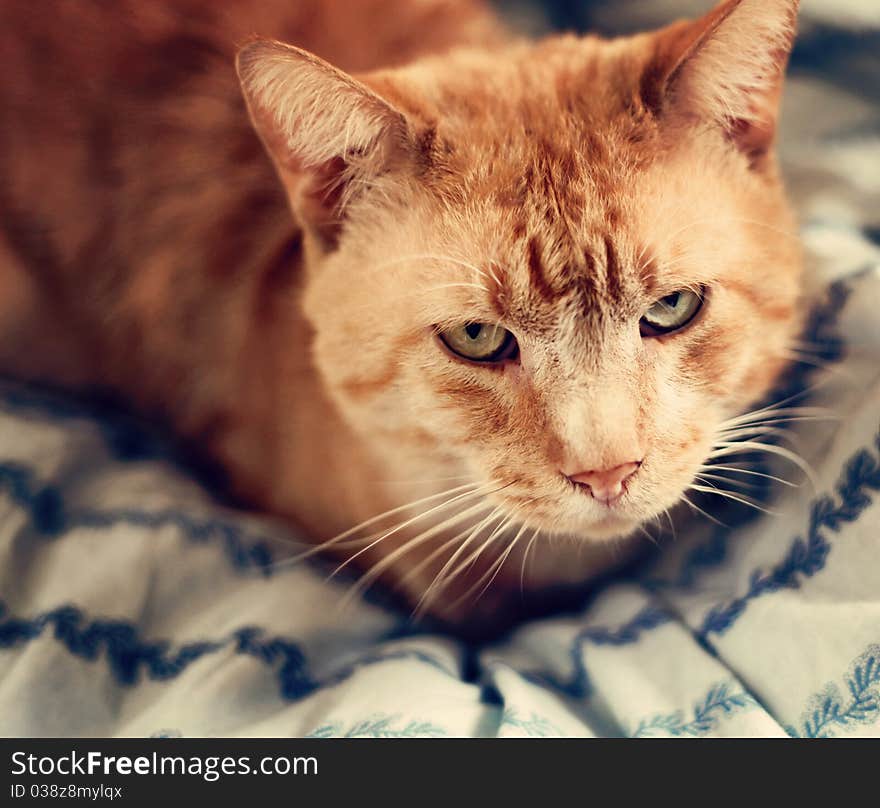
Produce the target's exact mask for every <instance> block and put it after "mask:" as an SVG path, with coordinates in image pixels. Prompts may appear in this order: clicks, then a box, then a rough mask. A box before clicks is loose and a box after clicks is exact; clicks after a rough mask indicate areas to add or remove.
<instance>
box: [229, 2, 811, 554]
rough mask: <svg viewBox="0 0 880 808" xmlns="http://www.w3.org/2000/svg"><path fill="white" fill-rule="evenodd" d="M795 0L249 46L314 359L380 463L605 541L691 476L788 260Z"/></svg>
mask: <svg viewBox="0 0 880 808" xmlns="http://www.w3.org/2000/svg"><path fill="white" fill-rule="evenodd" d="M796 7H797V2H796V0H729V2H726V3H723V4H722V5H720V6H719V7H717V8H716V9H715V10H713V11H711V12H710V13H709V14H707V15H706V16H705V17H703V18H702V19H700V20H697V21H694V22H689V21H685V22H679V23H676V24H674V25H671V26H669V27H668V28H665V29H662V30H660V31H657V32H653V33H648V34H641V35H637V36H633V37H627V38H621V39H614V40H602V39H599V38H595V37H587V38H577V37H574V36H559V37H553V38H549V39H547V40H544V41H542V42H538V43H521V42H514V43H511V44H507V45H503V46H497V47H493V48H492V49H489V50H467V49H466V50H459V51H453V52H450V53H448V54H445V55H442V56H436V57H431V58H427V59H425V60H422V61H419V62H416V63H414V64H412V65H409V66H405V67H402V68H397V69H394V70H388V71H379V72H373V73H369V74H365V75H360V76H358V77H357V78H354V77H352V76H349V75H347V74H345V73H343V72H341V71H340V70H337V69H336V68H334V67H332V66H330V65H328V64H327V63H325V62H323V61H322V60H320V59H319V58H317V57H315V56H313V55H311V54H309V53H306V52H304V51H302V50H299V49H297V48H294V47H290V46H286V45H282V44H279V43H274V42H265V41H258V42H255V43H252V44H250V45H248V46H246V47H245V48H244V49H243V50H242V51H241V53H240V55H239V65H238V67H239V74H240V77H241V81H242V85H243V88H244V92H245V96H246V98H247V101H248V105H249V109H250V111H251V116H252V119H253V121H254V123H255V126H256V128H257V130H258V132H259V133H260V135H261V137H262V139H263V141H264V143H265V144H266V147H267V149H268V151H269V153H270V155H271V156H272V158H273V160H274V162H275V164H276V167H277V169H278V173H279V176H280V178H281V181H282V182H283V184H284V187H285V189H286V191H287V194H288V197H289V200H290V204H291V207H292V209H293V212H294V214H295V216H296V219H297V221H298V222H299V224H300V226H301V227H302V229H303V232H304V234H305V237H306V240H305V244H306V253H307V265H308V266H307V271H308V278H307V282H306V291H305V298H304V307H305V312H306V315H307V317H308V319H309V320H310V322H311V325H312V327H313V328H314V346H313V349H314V356H315V363H316V366H317V368H318V369H319V371H320V373H321V375H322V378H323V381H324V383H325V385H326V388H327V390H328V391H329V393H330V395H331V396H332V399H333V401H334V402H335V404H336V406H337V407H338V409H339V411H340V413H341V414H342V415H343V417H344V418H345V419H346V420H347V422H348V424H349V425H350V426H351V427H352V428H353V429H354V430H355V431H356V432H357V433H358V434H359V435H361V436H362V437H363V438H364V441H365V443H366V444H367V445H369V446H370V447H371V449H372V450H373V451H374V452H375V454H376V455H377V456H378V457H380V458H381V459H382V462H383V463H384V464H385V465H386V466H387V467H389V468H393V470H394V472H395V474H396V476H397V477H398V479H399V478H406V477H407V476H410V477H411V478H413V479H418V478H421V477H424V478H436V477H442V476H444V475H447V474H453V475H455V474H460V475H464V476H465V477H466V478H468V479H470V480H473V481H475V482H477V483H480V484H481V486H482V488H481V489H479V491H480V493H481V494H484V495H486V496H487V501H488V502H489V503H490V504H491V505H495V506H500V511H499V512H500V513H502V514H504V515H508V516H510V517H514V518H515V519H516V520H517V521H519V522H524V523H526V524H528V525H530V526H535V527H540V528H542V529H545V530H548V531H558V532H566V533H572V534H576V535H578V536H582V537H585V538H588V539H589V538H595V539H602V538H608V537H612V536H620V535H625V534H628V533H630V532H632V531H633V530H634V529H635V528H636V527H637V526H638V525H640V524H641V523H642V522H644V521H645V520H647V519H650V518H652V517H655V516H657V515H658V514H660V513H662V512H663V511H664V510H665V509H667V508H669V507H670V506H672V505H674V504H675V503H676V502H678V501H680V500H681V499H682V497H683V495H684V494H685V492H686V491H687V489H688V486H689V485H691V484H692V483H693V481H694V479H695V475H696V474H698V473H699V471H700V469H701V466H702V464H703V463H704V462H705V461H706V460H707V458H708V457H709V456H710V455H711V454H712V453H713V451H718V450H719V447H720V449H721V450H723V449H724V448H725V446H726V445H727V444H728V443H730V442H732V441H734V440H736V439H737V438H739V437H741V436H742V434H743V432H742V430H741V429H740V428H739V427H738V426H737V424H738V423H740V422H737V421H736V420H731V419H732V418H733V416H735V415H736V414H737V413H739V412H742V411H743V409H744V408H745V407H747V406H748V404H749V403H750V402H753V401H756V400H757V399H759V398H760V397H761V396H762V395H763V394H765V393H766V391H767V390H768V388H769V386H770V385H771V383H772V382H773V380H774V378H775V377H776V375H777V374H778V372H779V370H780V368H781V367H782V366H783V364H784V361H785V360H784V356H785V353H786V348H787V345H788V343H789V340H790V339H791V338H792V336H793V335H794V334H795V332H796V331H797V328H798V316H797V309H798V306H797V304H798V294H799V276H800V273H801V257H800V250H799V246H798V241H797V239H796V237H795V224H794V221H793V217H792V214H791V212H790V209H789V207H788V205H787V203H786V200H785V196H784V193H783V188H782V185H781V181H780V178H779V175H778V169H777V165H776V161H775V158H774V155H773V143H774V133H775V129H776V119H777V110H778V101H779V96H780V91H781V83H782V76H783V72H784V67H785V63H786V59H787V55H788V52H789V50H790V46H791V42H792V39H793V36H794V26H795V17H796Z"/></svg>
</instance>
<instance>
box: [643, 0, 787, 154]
mask: <svg viewBox="0 0 880 808" xmlns="http://www.w3.org/2000/svg"><path fill="white" fill-rule="evenodd" d="M797 8H798V0H727V2H725V3H722V4H721V5H720V6H718V7H716V8H715V9H714V10H713V11H711V12H709V13H708V14H707V15H706V16H704V17H703V18H701V19H699V20H696V21H695V22H692V23H689V24H687V25H685V26H674V27H672V28H670V29H667V32H666V34H665V39H664V38H663V35H661V43H660V46H659V48H658V53H659V54H660V58H661V59H665V60H666V67H667V69H666V70H664V71H663V74H664V75H663V78H664V81H663V87H662V92H661V95H662V98H660V99H658V100H659V101H660V105H661V110H662V114H663V115H664V116H668V117H672V118H677V119H679V120H681V119H686V120H691V121H693V120H695V119H696V120H702V121H708V122H714V123H717V124H718V125H720V126H721V127H722V128H723V130H724V132H725V134H726V135H727V137H728V138H729V139H730V140H731V142H732V143H733V144H734V145H735V146H736V147H737V148H738V149H740V151H742V152H743V153H744V154H746V155H747V156H748V157H749V159H750V161H751V162H752V164H753V165H755V166H758V165H760V164H761V161H762V159H763V157H764V156H765V155H766V154H767V153H768V152H769V150H770V148H771V147H772V145H773V141H774V138H775V134H776V122H777V118H778V112H779V99H780V95H781V92H782V82H783V77H784V73H785V66H786V63H787V61H788V55H789V52H790V51H791V46H792V42H793V40H794V35H795V26H796V19H797ZM664 51H665V53H664ZM655 71H656V65H655ZM655 75H656V72H655Z"/></svg>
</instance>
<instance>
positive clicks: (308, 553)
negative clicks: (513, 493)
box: [270, 483, 483, 570]
mask: <svg viewBox="0 0 880 808" xmlns="http://www.w3.org/2000/svg"><path fill="white" fill-rule="evenodd" d="M481 487H483V486H482V485H481V484H480V483H466V484H464V485H459V486H456V487H455V488H450V489H448V490H446V491H441V492H439V493H437V494H431V495H430V496H427V497H422V498H421V499H417V500H414V501H412V502H408V503H406V504H405V505H399V506H397V507H396V508H391V509H390V510H387V511H385V512H384V513H380V514H377V515H376V516H372V517H370V518H369V519H366V520H365V521H363V522H361V523H360V524H357V525H355V526H354V527H351V528H349V529H348V530H345V531H343V532H342V533H339V534H338V535H336V536H334V537H333V538H330V539H327V540H326V541H323V542H321V543H320V544H317V545H316V546H314V547H311V548H310V549H308V550H305V551H303V552H302V553H297V554H296V555H294V556H291V557H290V558H285V559H282V560H281V561H278V562H276V563H275V564H273V565H272V566H271V567H270V569H272V570H278V569H281V568H283V567H286V566H290V565H293V564H298V563H299V562H300V561H304V560H305V559H307V558H311V557H312V556H314V555H317V554H318V553H321V552H324V551H325V550H326V549H327V548H328V547H332V546H335V545H336V544H338V543H339V542H340V541H342V540H343V539H347V538H349V537H350V536H353V535H355V534H356V533H358V532H359V531H361V530H363V529H364V528H365V527H369V526H370V525H374V524H376V523H378V522H381V521H382V520H383V519H387V518H388V517H390V516H396V515H397V514H399V513H403V512H405V511H407V510H410V509H412V508H417V507H418V506H419V505H424V504H427V503H428V502H433V501H435V500H438V499H440V498H442V497H446V496H449V495H450V494H457V493H459V492H461V491H466V490H468V489H470V490H471V491H472V492H473V493H474V494H476V493H477V491H478V489H480V488H481Z"/></svg>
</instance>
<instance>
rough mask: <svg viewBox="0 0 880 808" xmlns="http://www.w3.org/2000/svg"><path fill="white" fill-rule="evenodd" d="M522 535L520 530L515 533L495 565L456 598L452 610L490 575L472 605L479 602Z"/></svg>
mask: <svg viewBox="0 0 880 808" xmlns="http://www.w3.org/2000/svg"><path fill="white" fill-rule="evenodd" d="M522 534H523V531H522V530H520V532H519V533H517V534H516V536H514V538H513V539H512V540H511V542H510V544H509V545H508V547H507V549H506V550H505V551H504V553H502V555H500V556H499V557H498V560H497V561H495V563H494V564H493V565H492V566H491V567H489V569H488V570H487V571H486V573H485V574H484V575H483V576H482V577H481V578H480V579H479V580H478V581H477V582H476V583H475V584H474V585H473V586H472V587H471V588H470V589H468V590H467V592H465V593H464V594H463V595H462V596H461V597H460V598H458V599H457V600H456V601H455V602H454V603H453V608H454V607H455V606H458V605H459V604H461V603H463V602H464V601H466V600H467V599H468V598H470V597H471V596H472V595H473V593H474V590H475V589H476V588H477V587H478V586H479V585H480V584H481V583H482V582H483V580H484V579H485V578H486V577H488V576H489V575H490V574H491V577H490V578H489V580H488V581H486V585H485V586H484V587H483V588H482V589H481V590H480V592H479V594H478V595H477V596H476V597H475V598H474V603H476V602H477V601H479V600H480V598H481V597H483V595H485V594H486V592H487V591H488V589H489V587H490V586H492V583H493V582H494V581H495V579H496V578H497V577H498V573H499V572H501V568H502V567H503V566H504V562H505V561H507V559H508V557H509V556H510V554H511V553H512V552H513V550H514V548H515V547H516V545H517V543H518V542H519V540H520V537H521V536H522Z"/></svg>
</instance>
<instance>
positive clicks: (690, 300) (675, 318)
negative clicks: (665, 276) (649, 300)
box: [639, 289, 703, 337]
mask: <svg viewBox="0 0 880 808" xmlns="http://www.w3.org/2000/svg"><path fill="white" fill-rule="evenodd" d="M702 307H703V293H702V292H700V293H697V292H694V291H692V290H691V289H681V290H679V291H678V292H673V293H672V294H671V295H666V297H661V298H660V299H659V300H658V301H657V302H656V303H654V304H653V305H652V306H651V308H649V309H648V310H647V311H646V312H645V313H644V315H642V319H641V320H639V331H640V332H641V334H642V336H643V337H658V336H661V335H663V334H672V333H673V332H675V331H680V330H681V329H682V328H684V327H685V326H686V325H689V324H690V323H691V321H692V320H693V319H694V317H696V316H697V313H698V312H699V311H700V309H701V308H702Z"/></svg>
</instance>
